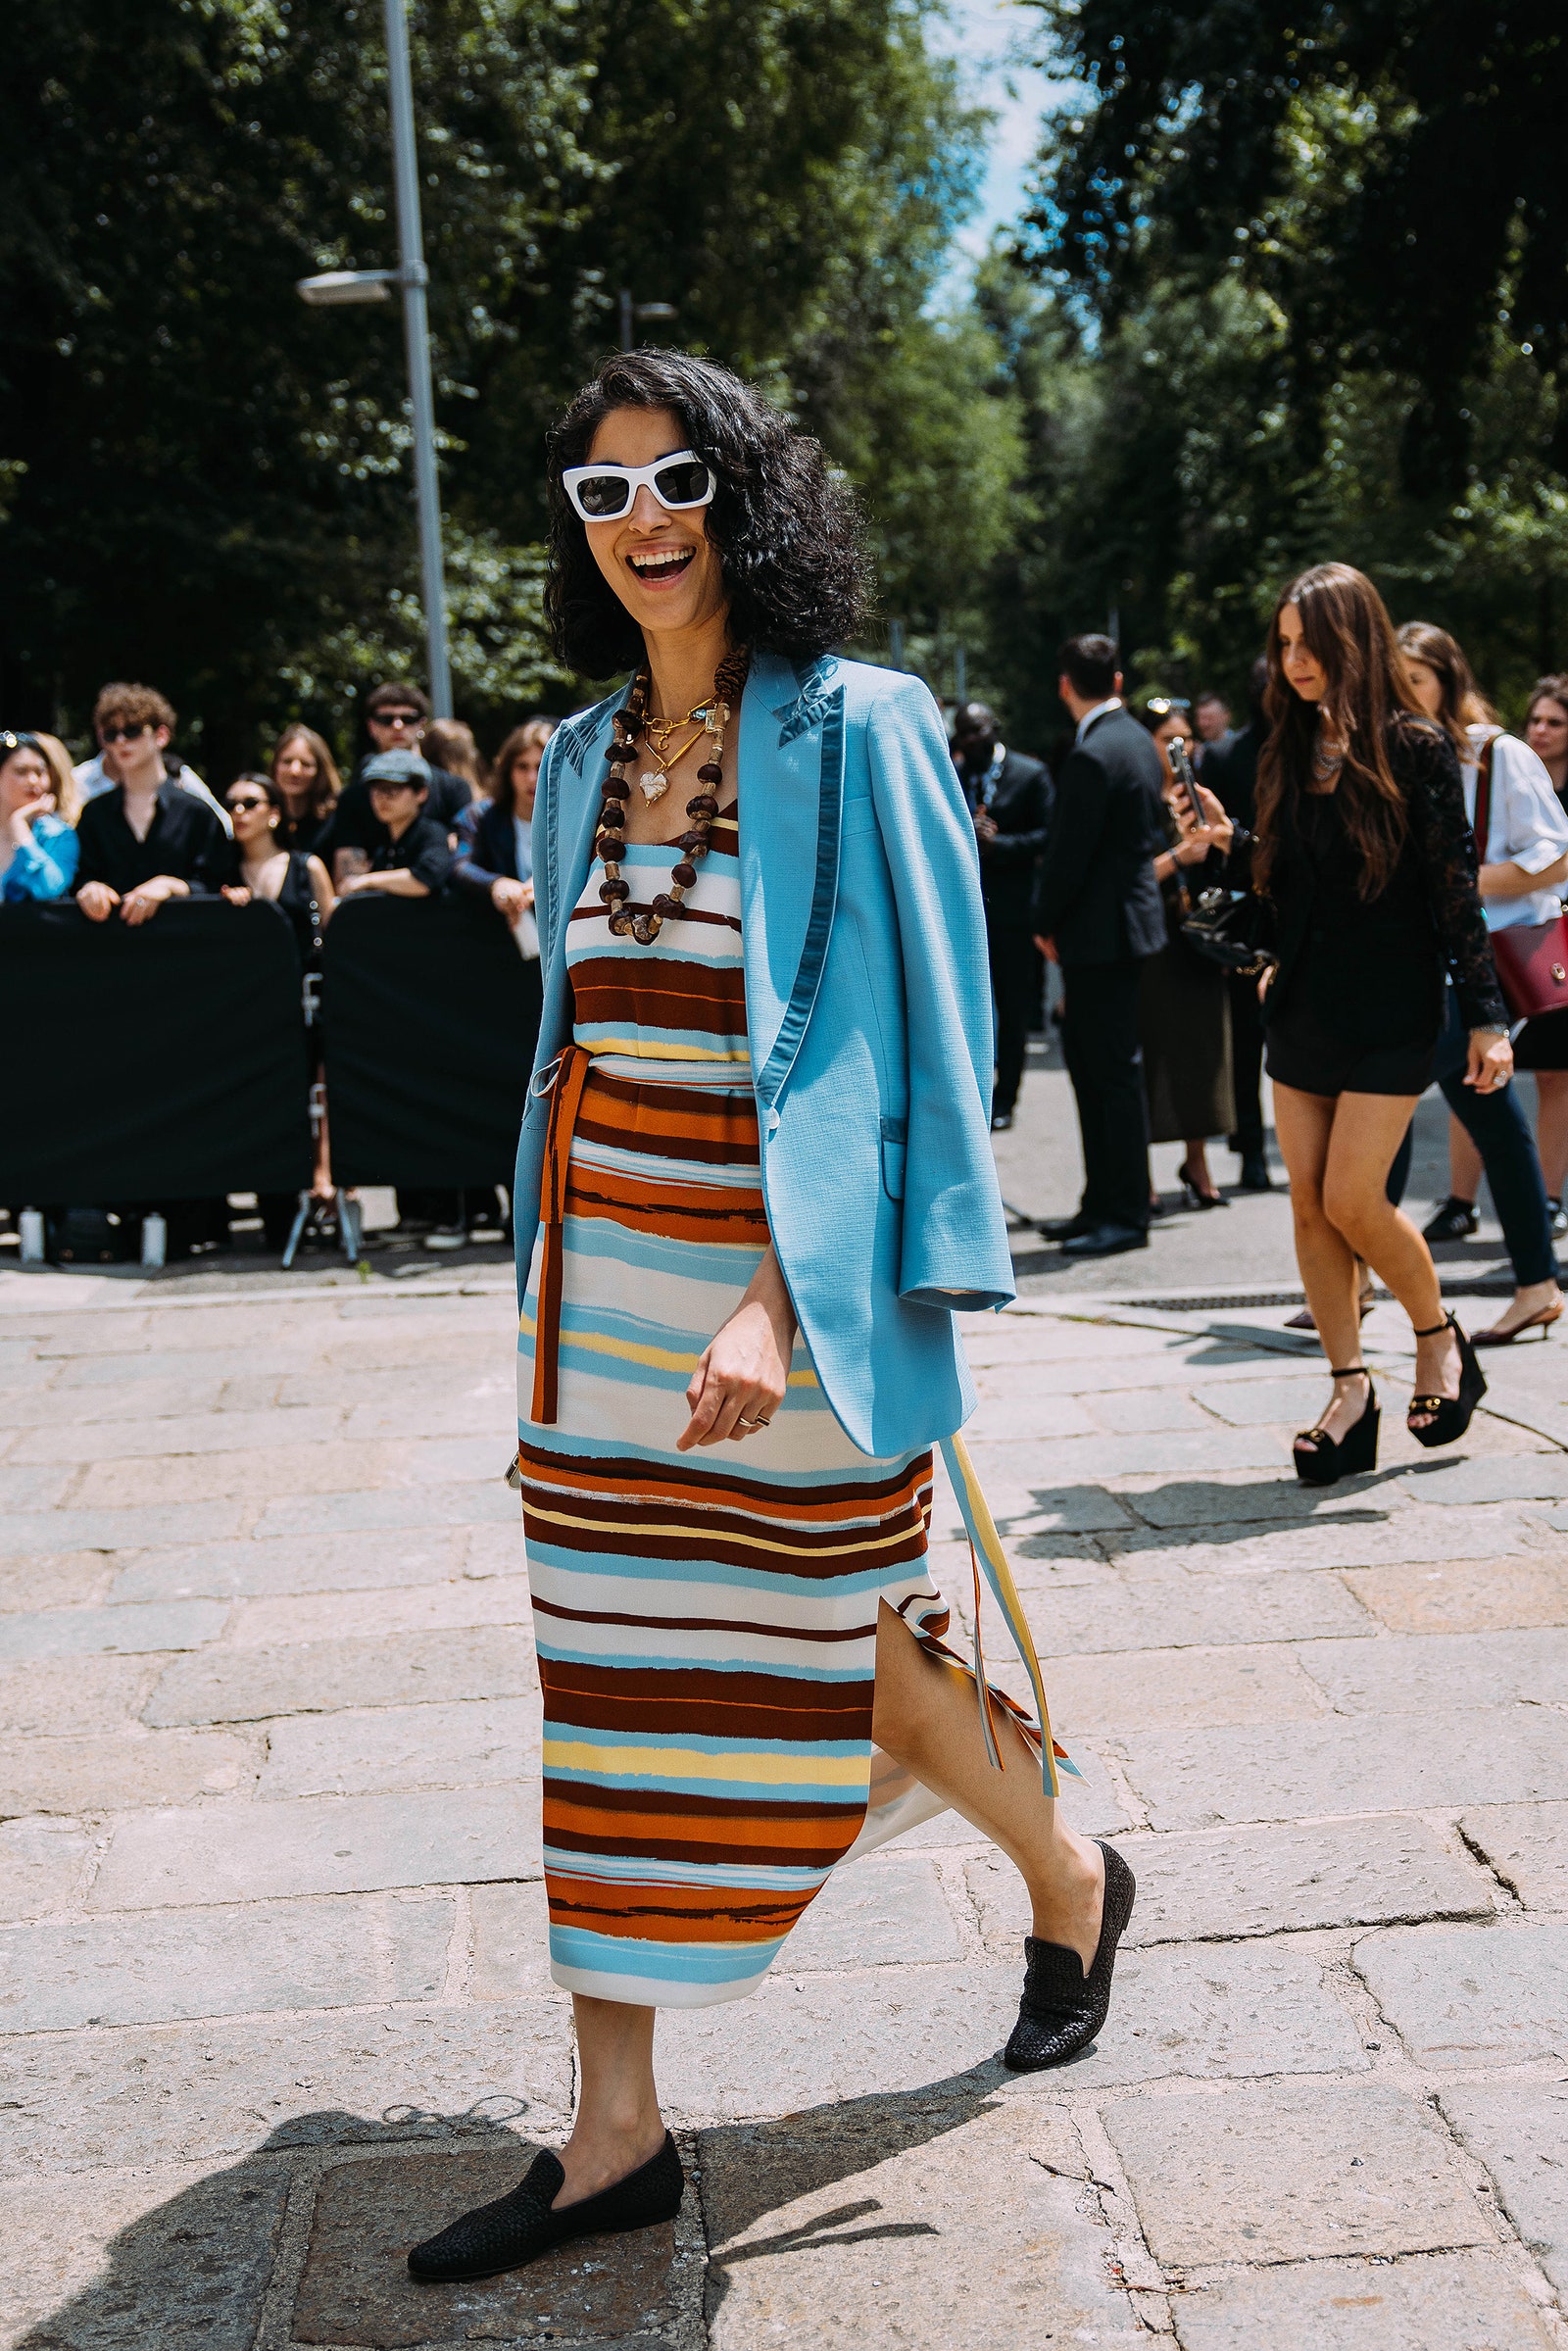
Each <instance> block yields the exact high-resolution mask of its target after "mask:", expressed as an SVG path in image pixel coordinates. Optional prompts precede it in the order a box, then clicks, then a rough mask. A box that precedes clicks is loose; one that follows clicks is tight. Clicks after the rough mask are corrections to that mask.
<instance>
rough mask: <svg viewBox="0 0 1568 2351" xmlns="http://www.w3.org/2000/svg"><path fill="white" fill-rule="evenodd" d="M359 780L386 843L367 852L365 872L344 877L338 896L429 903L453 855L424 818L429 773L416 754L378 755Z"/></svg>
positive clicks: (439, 830)
mask: <svg viewBox="0 0 1568 2351" xmlns="http://www.w3.org/2000/svg"><path fill="white" fill-rule="evenodd" d="M361 780H362V781H363V783H364V784H365V786H366V789H367V792H368V796H369V803H370V808H371V812H372V814H373V815H374V818H375V821H376V824H377V825H378V826H379V828H380V829H381V830H382V831H383V832H384V834H385V836H386V838H385V839H384V840H383V841H381V842H380V843H378V844H377V845H376V846H375V847H373V848H372V849H370V850H369V851H368V853H367V854H368V857H369V868H368V871H367V872H365V873H350V874H345V875H344V877H343V880H342V882H341V884H340V885H339V896H340V897H344V898H349V897H353V896H355V895H356V894H357V893H359V892H362V891H366V890H384V891H386V892H387V894H388V895H389V896H390V897H393V898H432V897H434V895H435V893H436V892H437V891H438V890H441V889H444V888H445V886H446V883H447V879H448V876H449V875H450V874H451V871H452V851H451V848H450V847H449V845H448V842H447V836H446V833H445V831H444V830H443V828H442V827H441V825H439V824H438V823H437V822H436V821H435V819H434V818H433V817H430V816H427V815H426V814H425V813H424V808H425V803H426V801H427V800H428V798H429V792H430V769H429V767H428V765H427V764H426V762H425V761H424V760H423V759H420V757H419V755H418V753H417V751H378V752H377V753H376V755H375V757H374V759H367V760H366V762H365V768H364V771H363V775H362V778H361Z"/></svg>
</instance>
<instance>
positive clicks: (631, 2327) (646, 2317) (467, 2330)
mask: <svg viewBox="0 0 1568 2351" xmlns="http://www.w3.org/2000/svg"><path fill="white" fill-rule="evenodd" d="M535 2152H537V2150H536V2149H534V2148H533V2147H531V2146H528V2145H523V2146H521V2147H517V2146H508V2147H505V2148H497V2149H496V2150H494V2151H493V2152H491V2151H488V2150H482V2151H478V2152H469V2151H466V2150H465V2151H462V2152H457V2151H453V2152H448V2151H446V2150H444V2149H435V2148H429V2149H424V2148H421V2149H417V2150H414V2151H411V2152H409V2153H407V2154H393V2155H387V2156H385V2157H381V2158H378V2159H374V2160H369V2161H357V2162H356V2161H348V2162H342V2163H337V2164H333V2165H332V2166H331V2167H330V2168H329V2169H328V2170H327V2171H326V2172H325V2173H324V2174H323V2175H322V2179H321V2183H320V2186H319V2190H318V2193H317V2198H316V2208H315V2211H314V2212H313V2214H312V2216H311V2229H310V2245H309V2250H308V2253H307V2256H306V2262H305V2273H304V2276H303V2277H302V2278H301V2280H300V2286H299V2292H298V2295H297V2297H296V2300H295V2304H294V2318H293V2326H292V2327H291V2329H290V2332H291V2335H292V2339H293V2340H294V2341H295V2342H296V2343H328V2344H332V2345H334V2346H337V2347H339V2351H359V2346H362V2345H364V2346H374V2351H394V2347H395V2346H402V2345H413V2344H424V2343H431V2342H436V2341H441V2342H453V2341H462V2342H514V2343H515V2342H518V2341H522V2342H529V2341H539V2340H543V2339H546V2338H547V2337H549V2338H551V2339H554V2340H557V2341H561V2340H564V2341H568V2342H579V2343H580V2342H584V2341H589V2340H598V2341H599V2342H606V2341H615V2342H625V2341H627V2340H628V2338H630V2337H632V2336H633V2335H634V2334H639V2335H641V2334H647V2335H651V2336H654V2337H655V2338H656V2339H657V2338H658V2337H663V2338H664V2339H666V2340H667V2339H668V2338H669V2336H670V2334H671V2333H673V2332H674V2331H675V2328H674V2327H673V2326H672V2325H671V2322H672V2321H676V2320H677V2317H678V2313H679V2310H680V2305H681V2303H682V2302H683V2301H685V2300H687V2299H688V2293H687V2291H685V2290H683V2289H686V2287H687V2276H686V2274H685V2273H688V2272H690V2273H695V2272H696V2270H697V2268H698V2266H699V2265H698V2264H697V2263H696V2262H686V2263H683V2262H682V2261H681V2259H680V2256H679V2254H678V2253H677V2248H676V2238H675V2229H674V2228H673V2226H672V2225H671V2224H670V2223H668V2222H666V2223H665V2224H664V2225H663V2226H662V2228H658V2229H636V2230H634V2231H632V2232H631V2233H630V2234H629V2235H627V2236H623V2237H602V2238H587V2239H584V2240H582V2241H581V2242H580V2243H577V2244H572V2245H564V2246H560V2247H558V2248H557V2249H556V2250H555V2251H554V2252H552V2253H547V2254H545V2255H544V2256H543V2257H542V2258H541V2259H540V2260H538V2261H536V2262H530V2263H529V2265H528V2267H527V2268H526V2269H524V2270H514V2271H511V2272H509V2273H508V2274H507V2275H506V2276H504V2277H501V2278H481V2279H478V2280H476V2281H475V2282H474V2283H472V2284H463V2285H441V2286H429V2285H418V2284H417V2283H416V2282H415V2280H414V2279H413V2278H411V2277H410V2276H409V2273H408V2267H407V2260H408V2251H409V2247H410V2246H411V2245H413V2244H417V2243H418V2242H419V2240H420V2238H422V2237H426V2236H430V2235H433V2234H434V2232H435V2230H436V2229H440V2228H443V2227H444V2226H445V2225H446V2223H447V2222H448V2221H450V2220H455V2219H456V2218H457V2217H458V2215H459V2214H460V2213H462V2212H465V2211H466V2210H467V2209H468V2208H469V2207H470V2206H472V2205H474V2204H483V2203H488V2202H489V2200H490V2199H491V2198H492V2197H493V2196H499V2195H504V2194H506V2192H507V2191H508V2189H509V2188H512V2187H515V2185H516V2183H517V2180H518V2179H519V2178H520V2177H521V2175H522V2173H523V2172H525V2171H526V2169H527V2166H528V2163H529V2161H530V2160H531V2158H532V2156H533V2154H534V2153H535ZM519 2159H520V2160H519ZM696 2282H697V2280H696V2277H695V2275H693V2276H692V2285H693V2287H695V2286H696ZM693 2315H694V2316H695V2313H694V2314H693ZM698 2339H699V2340H700V2336H699V2337H698Z"/></svg>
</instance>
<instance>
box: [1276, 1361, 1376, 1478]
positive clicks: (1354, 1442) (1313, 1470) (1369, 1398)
mask: <svg viewBox="0 0 1568 2351" xmlns="http://www.w3.org/2000/svg"><path fill="white" fill-rule="evenodd" d="M1329 1378H1330V1379H1331V1380H1365V1382H1366V1403H1365V1406H1364V1407H1363V1409H1362V1413H1361V1417H1360V1419H1359V1420H1358V1421H1357V1422H1356V1423H1355V1425H1354V1427H1353V1428H1349V1429H1347V1430H1346V1432H1345V1435H1344V1436H1343V1437H1341V1438H1340V1439H1339V1440H1338V1441H1336V1440H1335V1439H1334V1438H1332V1437H1331V1436H1330V1435H1329V1434H1328V1432H1327V1430H1326V1429H1325V1428H1324V1427H1323V1426H1322V1423H1321V1422H1319V1423H1318V1424H1317V1425H1316V1426H1315V1427H1313V1428H1310V1429H1303V1430H1302V1431H1301V1433H1300V1435H1299V1437H1298V1438H1297V1440H1296V1444H1295V1446H1294V1447H1293V1458H1294V1460H1295V1462H1296V1474H1297V1476H1298V1477H1299V1479H1300V1481H1301V1484H1302V1485H1303V1486H1337V1485H1338V1484H1339V1482H1340V1480H1341V1478H1353V1477H1357V1476H1358V1475H1360V1473H1361V1472H1362V1471H1364V1470H1368V1469H1376V1468H1377V1465H1378V1422H1379V1420H1380V1419H1381V1417H1382V1407H1381V1406H1380V1405H1379V1403H1378V1392H1377V1390H1376V1389H1375V1388H1374V1387H1373V1385H1372V1374H1371V1373H1370V1372H1369V1371H1368V1370H1367V1367H1366V1365H1365V1364H1364V1363H1352V1364H1351V1365H1350V1367H1349V1369H1348V1371H1331V1372H1330V1373H1329Z"/></svg>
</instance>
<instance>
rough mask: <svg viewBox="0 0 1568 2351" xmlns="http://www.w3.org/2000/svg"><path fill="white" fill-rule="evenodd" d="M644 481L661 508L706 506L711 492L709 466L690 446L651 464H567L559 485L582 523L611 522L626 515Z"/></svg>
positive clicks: (674, 508) (675, 508) (711, 476)
mask: <svg viewBox="0 0 1568 2351" xmlns="http://www.w3.org/2000/svg"><path fill="white" fill-rule="evenodd" d="M644 482H647V484H648V486H649V488H650V489H651V490H652V491H653V493H654V496H655V497H656V498H657V499H658V501H659V503H660V505H661V506H662V507H668V508H670V509H671V510H678V509H680V508H682V507H693V506H707V505H708V504H709V502H710V500H711V498H712V495H713V475H712V471H711V467H710V466H709V465H707V464H706V463H705V462H704V460H703V459H702V458H700V457H698V456H697V454H696V453H695V451H693V450H690V449H677V450H676V451H675V453H674V455H673V456H672V457H662V458H660V459H659V461H658V462H657V464H655V465H568V466H567V467H566V469H565V471H564V473H563V475H562V477H561V486H562V488H563V489H564V491H565V493H566V496H567V497H568V498H569V499H570V500H571V503H572V505H573V506H574V507H575V508H576V510H577V512H578V514H580V515H581V516H582V518H583V520H584V521H585V522H613V521H614V520H615V519H616V517H617V515H620V514H630V512H631V509H632V501H633V500H634V499H635V498H636V496H637V492H638V490H639V489H640V488H641V486H642V484H643V483H644Z"/></svg>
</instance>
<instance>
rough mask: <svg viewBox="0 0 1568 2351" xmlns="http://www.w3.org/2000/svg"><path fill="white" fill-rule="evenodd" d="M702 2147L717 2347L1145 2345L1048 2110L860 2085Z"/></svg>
mask: <svg viewBox="0 0 1568 2351" xmlns="http://www.w3.org/2000/svg"><path fill="white" fill-rule="evenodd" d="M701 2146H702V2158H703V2203H704V2210H705V2213H706V2216H707V2221H708V2227H709V2232H710V2238H711V2247H712V2252H711V2269H710V2273H709V2285H708V2324H709V2336H710V2341H711V2343H712V2345H713V2347H714V2351H752V2347H753V2346H754V2345H756V2344H759V2343H765V2342H778V2343H788V2344H792V2345H793V2344H800V2345H806V2344H812V2345H815V2344H822V2345H843V2346H846V2347H849V2346H854V2347H855V2351H950V2346H957V2345H962V2346H963V2351H1016V2346H1017V2345H1019V2344H1022V2343H1028V2344H1031V2345H1032V2344H1038V2343H1062V2344H1067V2343H1074V2342H1094V2343H1100V2344H1107V2345H1125V2346H1126V2347H1127V2351H1132V2346H1133V2345H1134V2344H1136V2343H1142V2342H1147V2340H1148V2337H1147V2336H1146V2335H1145V2334H1144V2332H1143V2329H1142V2327H1140V2326H1139V2325H1138V2323H1137V2321H1136V2320H1135V2318H1134V2317H1133V2315H1132V2312H1131V2309H1130V2308H1129V2298H1128V2296H1127V2295H1126V2294H1125V2293H1124V2292H1122V2291H1120V2290H1118V2289H1117V2288H1116V2287H1115V2286H1113V2285H1112V2284H1111V2283H1110V2280H1109V2277H1108V2275H1107V2268H1106V2263H1107V2257H1108V2256H1110V2254H1111V2252H1112V2245H1111V2239H1110V2233H1109V2230H1108V2229H1107V2228H1106V2226H1105V2224H1104V2222H1103V2219H1102V2218H1101V2217H1100V2214H1099V2212H1098V2210H1097V2209H1095V2208H1094V2206H1093V2202H1092V2199H1090V2198H1086V2197H1085V2196H1084V2194H1083V2192H1082V2183H1083V2179H1084V2174H1085V2171H1086V2169H1087V2166H1086V2164H1085V2161H1084V2155H1083V2150H1082V2147H1081V2145H1080V2144H1079V2142H1078V2139H1077V2137H1076V2134H1075V2133H1074V2131H1073V2128H1072V2125H1071V2123H1070V2122H1069V2120H1068V2118H1067V2117H1066V2116H1065V2115H1064V2114H1062V2113H1061V2112H1060V2111H1059V2110H1058V2111H1053V2110H1051V2109H1049V2108H1047V2109H1041V2108H1030V2107H1027V2106H1023V2105H1020V2104H1013V2103H1006V2104H1002V2103H994V2102H987V2101H985V2100H983V2099H982V2100H976V2099H974V2098H964V2099H956V2100H953V2101H951V2102H950V2103H947V2104H942V2103H939V2102H938V2101H937V2100H935V2099H910V2100H900V2099H897V2098H887V2099H875V2098H867V2099H863V2100H861V2101H859V2102H858V2104H857V2105H856V2106H855V2107H853V2108H851V2109H850V2110H849V2111H848V2112H846V2111H845V2110H844V2109H842V2108H839V2109H834V2110H830V2111H828V2112H826V2113H815V2114H812V2113H808V2114H804V2115H793V2116H790V2117H788V2118H787V2119H786V2120H785V2121H783V2122H779V2123H762V2124H755V2125H750V2126H745V2125H742V2126H737V2127H734V2128H731V2129H729V2130H720V2131H705V2132H704V2133H703V2135H702V2140H701Z"/></svg>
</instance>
